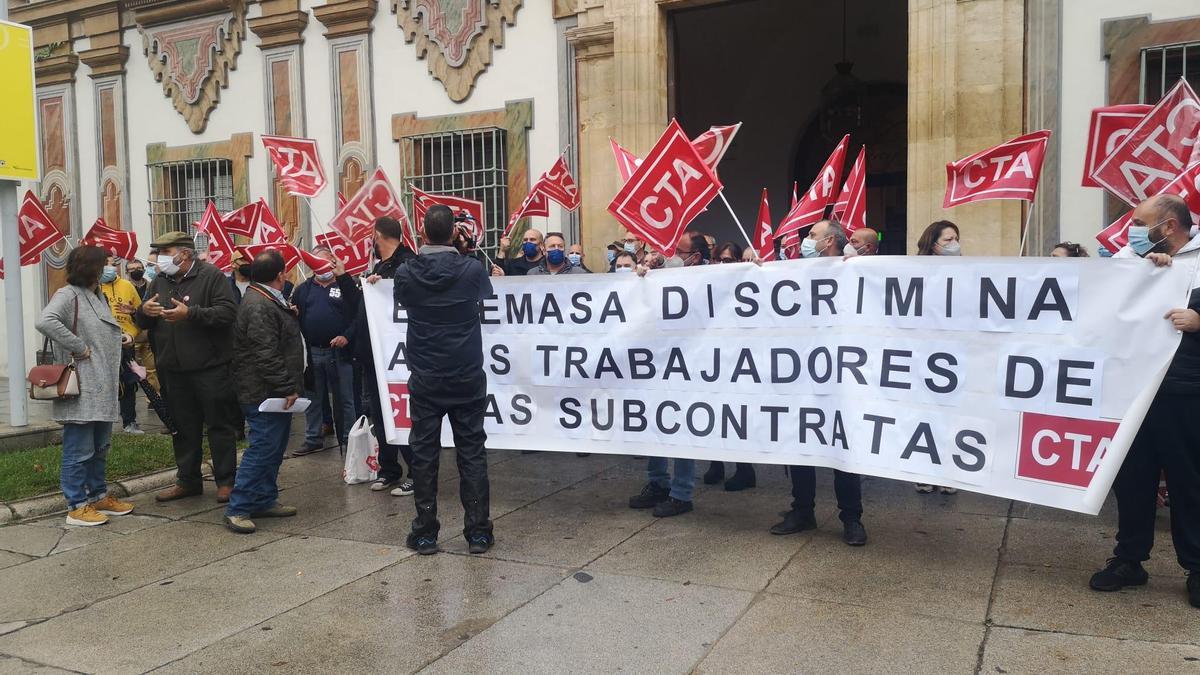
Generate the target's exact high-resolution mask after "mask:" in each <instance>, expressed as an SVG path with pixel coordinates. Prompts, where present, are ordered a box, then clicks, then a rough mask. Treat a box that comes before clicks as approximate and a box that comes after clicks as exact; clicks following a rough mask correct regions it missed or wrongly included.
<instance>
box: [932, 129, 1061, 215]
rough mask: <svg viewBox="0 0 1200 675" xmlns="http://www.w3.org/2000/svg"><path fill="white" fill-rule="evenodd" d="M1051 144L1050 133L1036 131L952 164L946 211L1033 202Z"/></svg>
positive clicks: (944, 206) (947, 175)
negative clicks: (1006, 201) (1003, 201)
mask: <svg viewBox="0 0 1200 675" xmlns="http://www.w3.org/2000/svg"><path fill="white" fill-rule="evenodd" d="M1049 140H1050V132H1049V131H1045V130H1043V131H1035V132H1033V133H1031V134H1025V135H1024V136H1018V137H1016V138H1014V139H1012V140H1011V141H1008V142H1006V143H1001V144H1000V145H997V146H995V147H992V148H988V149H987V150H983V151H981V152H977V153H975V154H973V155H971V156H969V157H963V158H962V159H960V160H958V161H957V162H950V163H949V164H947V165H946V198H945V199H944V200H943V201H942V208H944V209H948V208H950V207H952V206H958V205H960V204H967V203H969V202H978V201H983V200H986V199H1024V200H1026V201H1033V198H1034V196H1035V195H1036V194H1037V186H1038V179H1039V178H1040V177H1041V175H1042V159H1043V158H1044V157H1045V156H1046V142H1047V141H1049Z"/></svg>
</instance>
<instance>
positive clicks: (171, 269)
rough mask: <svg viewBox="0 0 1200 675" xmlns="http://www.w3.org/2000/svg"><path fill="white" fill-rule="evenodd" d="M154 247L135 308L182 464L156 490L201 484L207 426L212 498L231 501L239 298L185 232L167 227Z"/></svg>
mask: <svg viewBox="0 0 1200 675" xmlns="http://www.w3.org/2000/svg"><path fill="white" fill-rule="evenodd" d="M151 248H152V249H153V250H155V251H157V256H156V257H155V260H154V262H155V263H156V264H157V265H158V271H159V273H158V276H156V277H155V278H154V281H152V282H150V288H149V290H148V291H147V293H146V301H145V302H143V303H142V306H141V307H140V308H139V309H138V312H137V322H138V325H139V326H140V327H142V328H144V329H148V330H149V331H150V341H151V344H152V345H153V347H154V354H155V357H156V359H157V364H158V378H159V380H160V381H161V382H162V390H163V396H164V398H166V400H167V408H168V409H169V411H170V413H171V416H172V417H173V418H174V419H175V426H176V428H177V429H178V433H176V434H175V436H174V437H173V438H172V443H173V445H174V449H175V463H176V465H178V467H179V471H178V473H177V474H176V478H175V485H173V486H172V487H170V488H167V489H166V490H164V491H163V492H160V493H158V494H157V495H155V499H157V500H158V501H160V502H167V501H172V500H175V499H182V498H184V497H191V496H193V495H199V494H202V493H203V492H204V483H203V479H202V478H201V474H200V463H201V461H202V459H203V456H204V449H203V444H202V441H203V436H204V427H205V426H207V427H208V445H209V449H210V450H211V452H212V467H213V478H214V479H215V481H216V484H217V501H218V502H220V503H225V502H227V501H229V493H230V492H231V491H232V490H233V477H234V472H235V471H236V469H237V449H236V447H235V443H236V441H235V434H236V433H237V424H238V419H239V416H238V408H237V406H238V403H237V396H236V394H235V392H234V387H233V386H232V383H233V375H232V374H231V373H230V361H231V360H232V358H233V323H234V320H235V319H236V318H237V301H236V300H235V299H234V295H233V289H232V287H231V286H230V284H229V280H228V279H226V278H225V275H224V274H222V273H221V270H219V269H217V268H216V267H214V266H212V265H210V264H209V263H206V262H204V261H202V260H200V259H199V257H197V255H196V244H195V242H194V241H193V240H192V237H191V235H189V234H188V233H186V232H167V233H165V234H163V235H162V236H161V237H159V238H158V239H156V240H155V241H154V243H153V244H151Z"/></svg>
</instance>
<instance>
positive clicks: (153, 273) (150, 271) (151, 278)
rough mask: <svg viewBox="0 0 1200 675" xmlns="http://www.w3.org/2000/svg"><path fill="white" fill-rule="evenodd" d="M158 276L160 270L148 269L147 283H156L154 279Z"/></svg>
mask: <svg viewBox="0 0 1200 675" xmlns="http://www.w3.org/2000/svg"><path fill="white" fill-rule="evenodd" d="M156 276H158V270H157V269H155V268H153V267H147V268H146V277H145V279H146V281H154V277H156Z"/></svg>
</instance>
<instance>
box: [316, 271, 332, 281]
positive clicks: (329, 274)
mask: <svg viewBox="0 0 1200 675" xmlns="http://www.w3.org/2000/svg"><path fill="white" fill-rule="evenodd" d="M332 278H333V272H321V273H319V274H317V279H319V280H321V281H329V280H330V279H332Z"/></svg>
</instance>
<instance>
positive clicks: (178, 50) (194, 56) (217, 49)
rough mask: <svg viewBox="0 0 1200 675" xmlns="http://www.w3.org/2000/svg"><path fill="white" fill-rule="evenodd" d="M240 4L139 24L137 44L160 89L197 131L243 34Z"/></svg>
mask: <svg viewBox="0 0 1200 675" xmlns="http://www.w3.org/2000/svg"><path fill="white" fill-rule="evenodd" d="M245 18H246V8H245V5H244V4H243V3H242V2H240V1H238V0H235V1H234V2H231V3H230V11H229V13H226V14H220V15H216V16H208V17H204V18H200V19H189V20H186V21H183V22H179V23H174V24H169V25H163V26H155V27H153V28H141V29H140V30H141V32H142V44H143V47H144V51H145V53H146V57H147V60H148V61H149V63H150V69H151V70H152V71H154V79H156V80H158V81H159V82H161V83H162V87H163V93H164V94H165V95H166V96H167V97H169V98H170V99H171V101H172V103H174V105H175V109H176V110H177V111H179V114H180V115H183V118H184V120H186V121H187V124H188V128H190V129H191V130H192V133H196V134H199V133H202V132H203V131H204V128H205V126H207V125H208V116H209V115H210V114H211V113H212V111H213V108H215V107H216V106H217V103H218V102H219V101H220V98H221V95H220V90H221V89H223V88H225V87H227V86H229V71H230V70H233V69H235V68H236V67H237V56H238V54H239V53H240V52H241V49H242V38H243V37H244V36H245V30H246V28H245Z"/></svg>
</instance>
